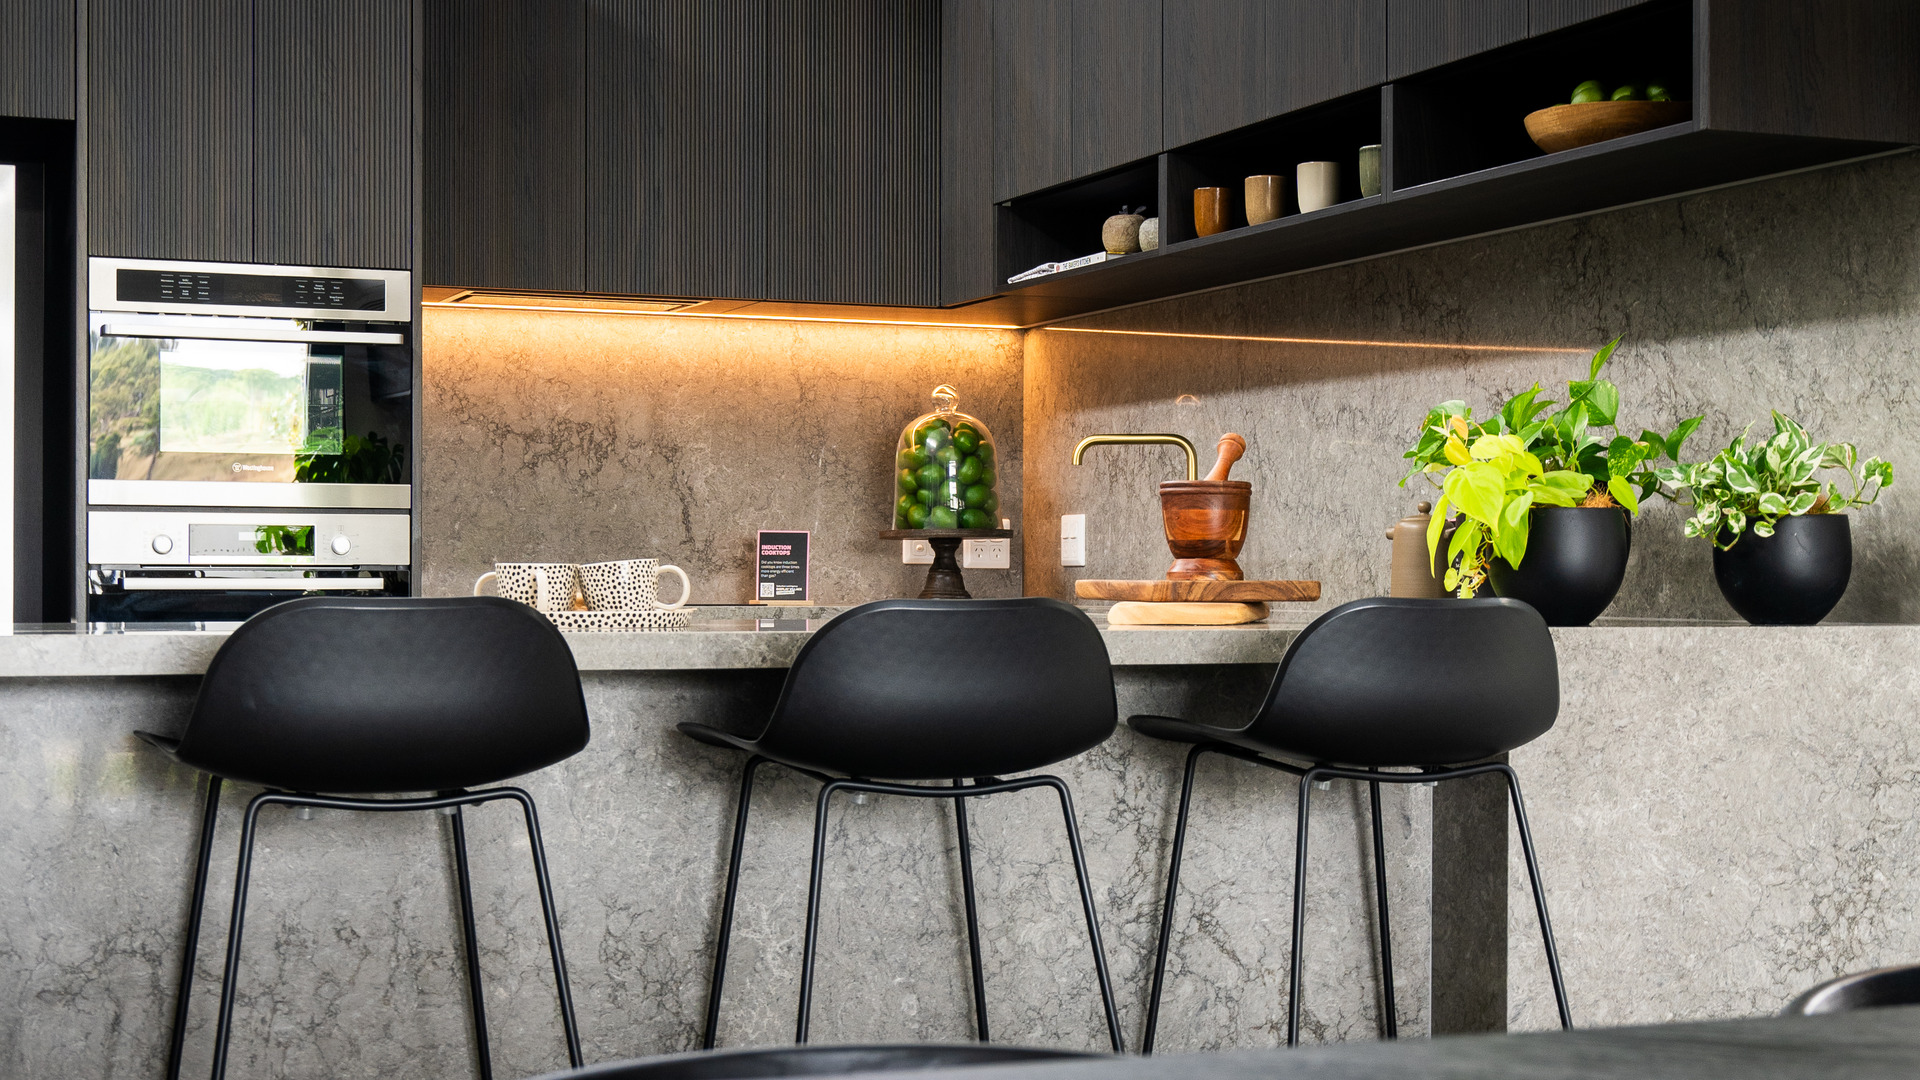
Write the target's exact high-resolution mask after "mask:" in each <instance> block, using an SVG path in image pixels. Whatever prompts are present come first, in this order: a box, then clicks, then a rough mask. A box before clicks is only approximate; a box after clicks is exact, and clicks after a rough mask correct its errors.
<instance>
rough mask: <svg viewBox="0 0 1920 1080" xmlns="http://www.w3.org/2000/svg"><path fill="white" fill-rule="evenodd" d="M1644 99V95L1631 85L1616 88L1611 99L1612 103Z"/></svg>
mask: <svg viewBox="0 0 1920 1080" xmlns="http://www.w3.org/2000/svg"><path fill="white" fill-rule="evenodd" d="M1645 99H1646V95H1645V94H1643V93H1641V92H1640V88H1639V87H1638V86H1635V85H1634V84H1632V83H1628V84H1626V85H1625V86H1622V87H1618V88H1616V89H1615V90H1614V92H1613V98H1612V100H1614V101H1643V100H1645Z"/></svg>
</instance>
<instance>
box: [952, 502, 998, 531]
mask: <svg viewBox="0 0 1920 1080" xmlns="http://www.w3.org/2000/svg"><path fill="white" fill-rule="evenodd" d="M960 527H961V528H963V529H991V528H993V518H992V517H991V516H989V515H988V514H987V512H986V511H985V510H979V509H976V508H974V507H971V506H970V507H968V508H966V509H965V510H962V511H960Z"/></svg>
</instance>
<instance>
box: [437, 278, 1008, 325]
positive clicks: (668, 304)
mask: <svg viewBox="0 0 1920 1080" xmlns="http://www.w3.org/2000/svg"><path fill="white" fill-rule="evenodd" d="M425 292H426V295H425V297H424V298H423V299H422V300H421V302H420V306H422V307H429V308H466V309H475V310H492V311H528V312H533V311H543V312H557V313H561V314H572V315H651V316H666V317H669V318H675V319H740V320H747V321H752V322H810V323H843V324H848V323H850V324H854V325H861V326H925V327H931V328H933V329H937V330H1022V329H1025V327H1022V326H1020V325H1019V324H1017V323H977V322H959V321H950V320H940V319H928V318H913V317H911V315H908V316H905V317H894V316H892V315H889V314H881V313H876V309H875V308H872V307H866V308H859V307H856V309H855V310H856V311H857V312H858V313H857V314H852V313H849V314H836V313H834V307H835V305H829V304H819V305H804V304H801V303H799V302H791V303H789V302H782V301H771V302H769V301H748V302H745V304H744V305H743V304H742V303H741V302H739V301H714V300H702V299H686V298H667V297H648V296H597V295H583V294H577V293H576V294H568V293H547V292H530V291H529V292H521V291H515V290H509V289H460V290H447V289H444V288H432V287H430V288H428V289H427V290H426V291H425ZM437 293H444V294H445V295H436V294H437ZM708 305H714V306H717V307H720V308H722V310H717V311H705V310H701V309H702V308H705V307H707V306H708ZM762 305H767V306H778V307H781V308H784V309H787V310H780V311H755V310H752V308H753V307H759V306H762ZM742 306H746V307H747V308H748V310H737V309H738V308H740V307H742ZM808 306H811V307H814V308H816V309H818V310H820V311H821V313H820V314H817V315H816V314H802V313H800V312H796V311H793V310H791V309H792V308H794V307H808ZM729 307H731V308H733V309H734V310H727V308H729ZM884 310H885V309H879V311H884ZM906 310H907V311H910V312H911V311H914V310H915V309H906Z"/></svg>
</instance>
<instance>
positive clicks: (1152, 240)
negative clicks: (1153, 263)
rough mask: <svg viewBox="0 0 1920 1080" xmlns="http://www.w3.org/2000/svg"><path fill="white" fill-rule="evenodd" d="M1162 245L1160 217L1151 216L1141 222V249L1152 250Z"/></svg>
mask: <svg viewBox="0 0 1920 1080" xmlns="http://www.w3.org/2000/svg"><path fill="white" fill-rule="evenodd" d="M1159 246H1160V219H1159V218H1157V217H1150V218H1148V219H1147V220H1145V221H1143V222H1141V223H1140V250H1141V251H1152V250H1153V249H1155V248H1157V247H1159Z"/></svg>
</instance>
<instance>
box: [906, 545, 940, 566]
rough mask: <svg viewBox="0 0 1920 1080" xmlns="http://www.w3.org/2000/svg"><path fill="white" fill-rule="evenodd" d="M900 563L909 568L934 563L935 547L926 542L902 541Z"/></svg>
mask: <svg viewBox="0 0 1920 1080" xmlns="http://www.w3.org/2000/svg"><path fill="white" fill-rule="evenodd" d="M900 561H901V562H902V563H905V564H906V565H908V566H913V565H920V566H925V565H927V564H928V563H930V562H932V561H933V545H932V544H929V543H927V542H926V541H925V540H902V541H900Z"/></svg>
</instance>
